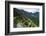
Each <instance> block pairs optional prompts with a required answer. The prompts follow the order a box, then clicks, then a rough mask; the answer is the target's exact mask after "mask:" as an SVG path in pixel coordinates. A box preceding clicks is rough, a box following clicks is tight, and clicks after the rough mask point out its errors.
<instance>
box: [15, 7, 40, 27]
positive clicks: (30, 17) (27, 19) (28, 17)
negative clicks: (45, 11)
mask: <svg viewBox="0 0 46 36" xmlns="http://www.w3.org/2000/svg"><path fill="white" fill-rule="evenodd" d="M38 26H39V12H35V13H32V12H28V11H25V10H23V9H17V8H14V27H38Z"/></svg>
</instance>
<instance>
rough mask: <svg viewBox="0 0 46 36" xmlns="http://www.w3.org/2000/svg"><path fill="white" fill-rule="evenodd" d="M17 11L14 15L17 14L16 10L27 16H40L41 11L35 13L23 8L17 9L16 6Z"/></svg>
mask: <svg viewBox="0 0 46 36" xmlns="http://www.w3.org/2000/svg"><path fill="white" fill-rule="evenodd" d="M14 10H15V12H14V16H15V15H16V12H17V13H20V14H22V15H25V16H27V17H31V16H33V17H39V12H35V13H32V12H30V13H29V12H27V11H24V10H23V9H17V8H14Z"/></svg>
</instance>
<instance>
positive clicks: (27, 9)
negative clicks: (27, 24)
mask: <svg viewBox="0 0 46 36" xmlns="http://www.w3.org/2000/svg"><path fill="white" fill-rule="evenodd" d="M18 9H23V10H24V11H27V12H29V13H30V12H32V13H35V12H39V9H36V8H18Z"/></svg>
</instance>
